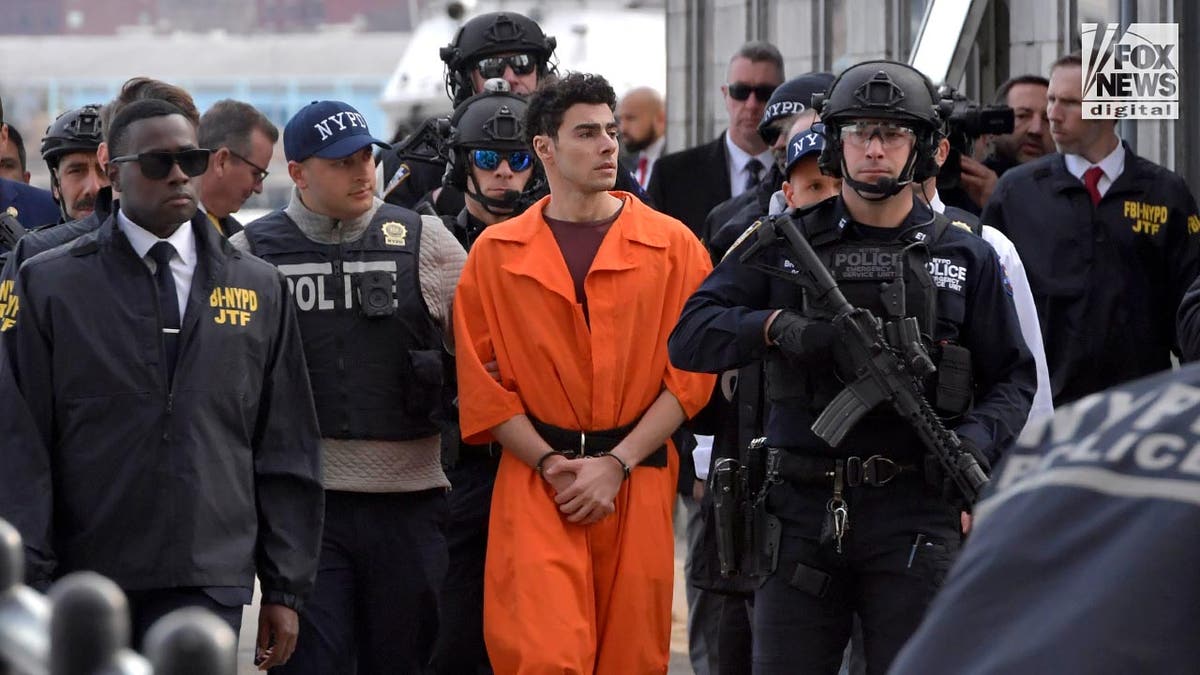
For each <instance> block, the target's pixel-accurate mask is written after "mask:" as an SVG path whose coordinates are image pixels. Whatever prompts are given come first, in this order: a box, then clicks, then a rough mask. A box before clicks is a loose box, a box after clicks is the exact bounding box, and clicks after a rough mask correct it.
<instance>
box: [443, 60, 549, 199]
mask: <svg viewBox="0 0 1200 675" xmlns="http://www.w3.org/2000/svg"><path fill="white" fill-rule="evenodd" d="M501 85H503V87H504V90H499V91H497V90H495V88H496V87H499V86H501ZM528 107H529V104H528V103H527V102H526V101H525V99H523V98H521V97H520V96H517V95H516V94H513V93H511V92H509V91H507V83H505V82H504V80H496V79H493V80H488V82H487V85H486V87H485V89H484V91H482V92H480V93H478V94H475V95H474V96H472V97H471V98H468V99H467V100H466V101H464V102H463V103H461V104H460V105H459V106H458V107H457V108H455V109H454V114H453V115H452V116H451V117H450V135H449V137H448V138H447V144H448V145H449V146H450V153H449V155H450V162H449V166H448V168H447V172H446V182H447V183H448V184H450V185H453V186H454V187H456V188H458V189H460V190H466V189H467V167H468V166H469V164H470V162H469V161H468V159H467V151H468V150H474V149H477V148H482V149H486V150H529V149H530V148H529V143H527V142H526V141H525V110H526V109H527V108H528Z"/></svg>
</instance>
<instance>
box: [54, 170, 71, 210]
mask: <svg viewBox="0 0 1200 675" xmlns="http://www.w3.org/2000/svg"><path fill="white" fill-rule="evenodd" d="M50 187H51V190H50V194H52V195H54V194H57V195H58V196H57V197H55V198H54V201H55V202H57V203H58V214H59V215H60V216H62V221H63V222H64V223H69V222H71V220H73V219H72V218H71V214H70V213H67V200H66V198H64V197H63V191H62V183H59V182H58V167H55V168H53V169H50Z"/></svg>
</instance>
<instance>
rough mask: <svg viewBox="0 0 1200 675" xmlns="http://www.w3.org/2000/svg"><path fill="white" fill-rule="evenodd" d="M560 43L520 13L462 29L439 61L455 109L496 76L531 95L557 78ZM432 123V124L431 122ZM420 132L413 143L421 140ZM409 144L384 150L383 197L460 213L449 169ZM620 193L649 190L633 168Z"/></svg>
mask: <svg viewBox="0 0 1200 675" xmlns="http://www.w3.org/2000/svg"><path fill="white" fill-rule="evenodd" d="M557 45H558V41H557V40H556V39H555V38H554V37H553V36H548V35H546V34H545V33H544V32H543V31H542V27H541V26H539V25H538V23H537V22H536V21H534V20H533V19H531V18H529V17H527V16H525V15H523V14H518V13H516V12H489V13H486V14H480V15H479V16H476V17H474V18H472V19H471V20H469V21H467V22H466V23H464V24H463V25H462V27H460V28H459V29H458V32H457V33H456V34H455V35H454V39H453V40H451V41H450V44H449V45H447V46H445V47H442V49H441V51H440V56H441V59H442V61H443V62H445V64H446V93H447V94H449V96H450V99H451V101H452V102H453V104H454V105H455V106H457V105H459V104H460V103H462V102H463V101H465V100H467V99H468V98H470V97H471V96H472V95H474V94H476V93H478V92H480V91H482V90H483V83H484V82H485V81H486V80H488V79H490V78H494V77H499V78H503V79H504V80H505V81H506V82H508V84H509V87H510V91H512V92H513V93H514V94H518V95H520V96H528V95H530V94H532V93H533V91H534V90H535V89H537V87H538V86H539V85H540V84H541V83H542V82H544V81H546V79H547V78H550V77H554V76H556V75H557V70H556V69H555V67H554V64H553V63H552V62H551V60H552V59H553V57H554V48H555V47H556V46H557ZM427 124H428V123H427ZM420 134H421V131H418V132H417V135H414V136H410V138H409V139H408V140H421V136H420ZM407 145H408V143H407V141H406V142H401V143H400V144H399V145H397V146H396V147H395V148H394V149H392V150H388V151H385V152H384V153H383V154H382V157H381V161H380V183H381V184H382V185H383V188H382V190H381V194H382V195H383V198H384V199H385V200H386V201H387V202H388V203H391V204H397V205H400V206H406V207H410V208H419V205H420V203H421V202H423V201H425V202H428V203H430V204H431V205H432V208H433V209H434V210H435V211H436V212H437V213H440V214H451V215H456V214H458V213H459V212H460V211H461V210H462V208H463V206H464V202H463V194H462V193H461V192H460V191H459V190H457V189H452V188H448V187H447V188H443V187H442V177H443V174H444V173H445V164H444V163H443V162H442V161H441V160H439V159H437V158H430V157H428V156H427V157H424V158H417V157H413V156H411V155H410V154H409V150H407V149H406V146H407ZM616 189H618V190H624V191H626V192H630V193H632V194H635V195H637V196H638V197H639V198H642V199H643V200H644V199H645V191H643V190H642V188H641V186H640V185H638V182H637V179H635V178H634V177H633V174H632V173H631V172H630V171H629V167H627V166H625V165H624V164H622V165H621V167H620V170H618V171H617V185H616ZM543 196H544V195H543Z"/></svg>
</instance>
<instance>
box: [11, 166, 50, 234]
mask: <svg viewBox="0 0 1200 675" xmlns="http://www.w3.org/2000/svg"><path fill="white" fill-rule="evenodd" d="M0 211H8V212H9V213H11V214H12V215H13V217H14V218H16V219H17V221H18V222H20V223H21V225H22V226H23V227H24V228H25V229H26V230H32V229H35V228H38V227H41V226H43V225H52V224H54V223H57V222H58V221H59V220H60V219H61V218H62V214H61V213H59V211H58V203H57V202H55V201H54V196H53V195H51V194H50V192H49V191H48V190H42V189H39V188H35V187H33V186H31V185H26V184H24V183H18V182H17V181H14V180H8V179H7V178H0Z"/></svg>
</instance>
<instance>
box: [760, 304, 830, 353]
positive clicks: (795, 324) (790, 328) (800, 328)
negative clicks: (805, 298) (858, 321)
mask: <svg viewBox="0 0 1200 675" xmlns="http://www.w3.org/2000/svg"><path fill="white" fill-rule="evenodd" d="M838 335H839V331H838V329H837V327H836V326H834V325H833V324H832V323H830V322H829V321H824V320H822V319H809V318H808V317H805V316H802V315H801V314H800V313H798V312H794V311H792V310H790V309H785V310H783V311H782V312H780V313H779V314H778V315H777V316H776V317H775V320H774V321H772V322H771V328H770V330H768V331H767V337H768V338H769V339H770V340H771V342H772V343H773V344H775V345H776V346H777V347H779V351H781V352H783V353H784V355H786V356H787V357H788V359H789V360H792V361H812V360H815V359H821V358H826V357H827V356H828V355H829V347H830V346H831V345H833V343H834V342H836V341H837V339H838Z"/></svg>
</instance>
